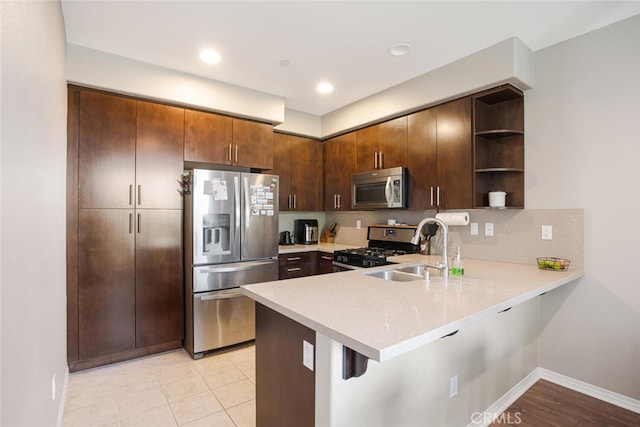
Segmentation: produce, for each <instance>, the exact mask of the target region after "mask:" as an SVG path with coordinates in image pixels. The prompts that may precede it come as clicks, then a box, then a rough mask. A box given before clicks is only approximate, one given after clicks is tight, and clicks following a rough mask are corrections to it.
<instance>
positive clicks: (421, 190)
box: [408, 97, 473, 209]
mask: <svg viewBox="0 0 640 427" xmlns="http://www.w3.org/2000/svg"><path fill="white" fill-rule="evenodd" d="M408 140H409V151H408V152H409V156H408V157H409V158H408V164H409V174H410V186H409V191H410V197H409V200H410V205H409V206H410V208H411V209H435V208H439V209H469V208H471V207H472V182H473V174H472V155H473V153H472V143H471V98H469V97H466V98H461V99H458V100H455V101H451V102H447V103H445V104H442V105H438V106H436V107H433V108H430V109H428V110H424V111H420V112H418V113H414V114H412V115H410V116H409V134H408Z"/></svg>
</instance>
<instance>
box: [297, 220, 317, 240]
mask: <svg viewBox="0 0 640 427" xmlns="http://www.w3.org/2000/svg"><path fill="white" fill-rule="evenodd" d="M293 230H294V239H295V242H296V243H298V244H301V245H315V244H316V243H318V220H317V219H296V220H294V221H293Z"/></svg>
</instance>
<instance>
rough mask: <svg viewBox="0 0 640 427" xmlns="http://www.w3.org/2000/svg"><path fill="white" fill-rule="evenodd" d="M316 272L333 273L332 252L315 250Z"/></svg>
mask: <svg viewBox="0 0 640 427" xmlns="http://www.w3.org/2000/svg"><path fill="white" fill-rule="evenodd" d="M316 256H317V264H316V274H328V273H333V253H331V252H317V255H316Z"/></svg>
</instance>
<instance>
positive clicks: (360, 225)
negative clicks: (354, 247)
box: [356, 219, 362, 229]
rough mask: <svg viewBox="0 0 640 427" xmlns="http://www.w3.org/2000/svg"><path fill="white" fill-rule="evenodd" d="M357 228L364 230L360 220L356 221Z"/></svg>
mask: <svg viewBox="0 0 640 427" xmlns="http://www.w3.org/2000/svg"><path fill="white" fill-rule="evenodd" d="M356 228H357V229H361V228H362V221H360V220H359V219H356Z"/></svg>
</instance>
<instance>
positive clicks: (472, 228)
mask: <svg viewBox="0 0 640 427" xmlns="http://www.w3.org/2000/svg"><path fill="white" fill-rule="evenodd" d="M469 233H471V235H472V236H477V235H478V223H477V222H472V223H471V224H469Z"/></svg>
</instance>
